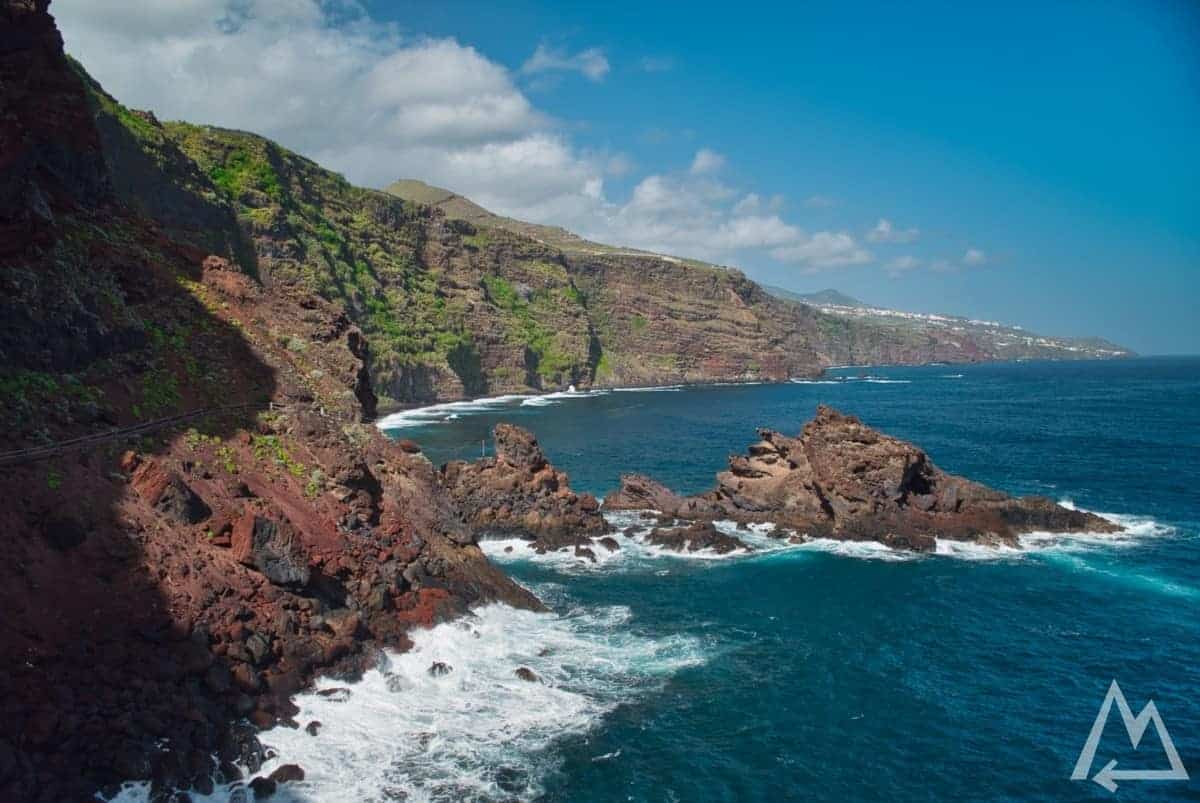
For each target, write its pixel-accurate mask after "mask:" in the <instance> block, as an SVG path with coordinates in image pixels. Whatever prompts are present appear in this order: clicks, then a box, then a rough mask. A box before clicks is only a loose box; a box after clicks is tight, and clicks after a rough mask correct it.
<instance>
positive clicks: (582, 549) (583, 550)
mask: <svg viewBox="0 0 1200 803" xmlns="http://www.w3.org/2000/svg"><path fill="white" fill-rule="evenodd" d="M575 557H577V558H586V559H588V560H590V561H591V562H592V563H595V562H596V553H595V552H593V551H592V550H591V548H590V547H586V546H579V545H576V546H575Z"/></svg>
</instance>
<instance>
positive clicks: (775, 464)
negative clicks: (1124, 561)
mask: <svg viewBox="0 0 1200 803" xmlns="http://www.w3.org/2000/svg"><path fill="white" fill-rule="evenodd" d="M759 437H760V438H761V440H759V441H758V442H757V443H755V444H753V445H751V446H750V448H749V450H748V451H747V454H745V455H735V456H733V457H731V458H730V459H729V470H728V471H724V472H721V473H720V474H718V475H717V487H716V488H715V489H713V490H712V491H709V492H707V493H704V494H700V495H698V496H692V497H682V496H679V495H678V494H675V493H673V492H672V491H670V490H669V489H667V488H666V487H664V486H663V485H661V484H660V483H657V482H655V481H654V480H651V479H649V478H647V477H643V476H639V475H626V476H624V477H622V478H621V488H620V490H619V491H618V492H617V493H614V494H611V495H610V496H608V497H606V498H605V500H604V509H605V510H641V509H651V510H658V511H662V512H663V513H664V514H666V515H669V516H676V517H679V518H685V519H694V520H714V519H732V520H734V521H739V522H770V523H775V524H777V525H780V526H782V527H786V528H789V529H792V530H795V531H796V532H797V533H801V534H804V535H807V536H811V537H826V538H837V539H844V540H854V541H863V540H870V541H880V542H882V543H884V544H887V545H888V546H891V547H895V548H899V549H910V550H915V551H919V552H929V551H932V550H933V549H934V548H935V546H936V538H947V539H953V540H959V541H974V542H978V543H982V544H989V545H999V544H1003V545H1007V546H1018V541H1017V536H1018V535H1020V534H1022V533H1028V532H1033V531H1049V532H1069V531H1088V532H1112V531H1115V530H1116V529H1118V528H1117V527H1116V526H1115V525H1114V524H1112V523H1111V522H1109V521H1107V520H1105V519H1102V518H1100V517H1099V516H1096V515H1094V514H1091V513H1085V512H1082V511H1077V510H1071V509H1068V508H1065V507H1062V506H1061V505H1057V504H1055V503H1054V502H1053V501H1051V500H1049V499H1046V498H1043V497H1020V498H1017V497H1012V496H1009V495H1008V494H1005V493H1003V492H1001V491H997V490H994V489H992V488H988V487H986V486H984V485H980V484H979V483H976V482H972V481H970V480H967V479H964V478H962V477H957V476H954V475H953V474H947V473H946V472H944V471H942V470H941V469H939V468H938V467H937V466H936V465H934V464H933V461H931V460H930V459H929V456H928V455H927V454H925V452H924V451H922V450H921V449H919V448H918V447H916V446H914V445H912V444H910V443H906V442H904V441H901V440H898V439H896V438H892V437H889V436H887V435H884V434H883V433H881V432H878V431H877V430H874V429H871V428H870V427H868V426H866V425H865V424H863V423H862V422H861V421H859V420H858V419H857V418H855V417H853V416H848V415H843V414H841V413H839V412H837V411H836V410H833V409H831V408H829V407H825V406H822V407H819V408H818V409H817V415H816V417H815V418H814V419H813V420H812V421H810V422H809V423H807V424H805V426H804V429H803V430H802V431H801V433H800V435H799V436H798V437H795V438H791V437H788V436H786V435H781V434H780V433H778V432H772V431H770V430H760V431H759Z"/></svg>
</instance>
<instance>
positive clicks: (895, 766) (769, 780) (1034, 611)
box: [397, 358, 1200, 801]
mask: <svg viewBox="0 0 1200 803" xmlns="http://www.w3.org/2000/svg"><path fill="white" fill-rule="evenodd" d="M864 373H865V374H867V375H868V376H869V377H871V378H864V377H862V376H861V375H862V374H864ZM831 374H832V375H834V376H841V377H847V378H848V380H847V381H835V382H832V383H829V384H824V383H812V384H787V385H762V386H737V387H732V386H730V387H706V388H688V389H679V390H676V391H659V392H612V393H607V394H598V395H587V396H581V397H572V396H566V397H558V398H551V399H537V400H532V401H531V400H522V399H512V400H509V401H508V402H504V403H501V404H500V405H499V406H492V407H488V406H486V405H484V406H459V407H455V408H448V409H446V410H442V411H434V412H432V413H430V414H429V415H428V417H427V418H426V419H425V420H426V421H427V423H424V424H419V425H416V426H407V427H406V428H404V429H402V430H399V431H397V434H402V435H403V436H404V437H411V438H415V439H416V440H418V441H419V442H421V443H422V445H423V446H424V447H425V449H426V452H427V454H429V455H430V456H431V457H432V458H433V459H434V460H435V462H440V461H444V460H446V459H449V458H452V457H467V458H470V457H476V456H478V455H479V453H480V442H481V440H485V439H486V438H487V437H488V431H489V430H490V428H491V426H492V425H493V424H494V423H495V422H496V421H500V420H505V421H512V422H514V423H518V424H521V425H522V426H525V427H528V428H529V429H531V430H533V431H534V432H535V433H536V434H537V435H538V437H539V439H540V440H541V442H542V444H543V446H544V447H545V449H546V451H547V453H548V454H549V456H550V458H551V460H552V461H553V462H554V463H555V464H556V465H558V466H559V467H560V468H562V469H564V470H566V471H567V472H569V474H570V476H571V479H572V483H573V485H574V487H576V488H577V489H583V490H589V491H593V492H595V493H597V494H603V493H605V492H607V491H610V490H612V489H613V488H614V487H615V486H616V485H617V482H618V476H619V474H620V473H621V472H623V471H628V470H637V471H639V472H642V473H646V474H649V475H651V476H654V477H656V478H657V479H660V480H662V481H664V482H665V483H667V484H668V485H670V486H672V487H675V488H677V489H680V490H683V491H689V492H695V491H699V490H702V489H705V488H707V487H709V486H710V485H711V483H712V476H713V474H714V473H715V472H716V471H718V470H720V469H721V468H722V467H723V466H724V464H725V460H726V457H727V456H728V454H730V453H733V452H740V451H742V450H743V449H744V447H745V446H746V445H747V444H748V443H750V442H751V440H752V439H753V438H754V436H755V433H754V430H755V428H756V427H758V426H768V427H772V428H776V429H780V430H782V431H785V432H789V433H794V432H796V431H797V430H798V429H799V428H800V426H801V425H802V423H803V422H804V421H805V420H807V419H808V418H809V417H810V416H811V414H812V412H813V410H814V408H815V406H816V405H817V404H818V403H827V404H830V405H833V406H834V407H836V408H838V409H840V410H842V411H844V412H848V413H853V414H856V415H858V416H860V417H861V418H863V419H864V420H865V421H866V422H867V423H868V424H871V425H873V426H876V427H878V428H880V429H883V430H885V431H887V432H889V433H891V434H894V435H897V436H900V437H903V438H905V439H909V440H912V441H914V442H916V443H918V444H920V445H921V446H923V447H924V448H925V449H926V450H927V451H928V452H929V453H930V454H931V456H932V457H933V459H934V461H935V462H937V463H938V464H939V465H940V466H941V467H943V468H945V469H947V470H949V471H953V472H956V473H961V474H964V475H967V476H970V477H972V478H975V479H978V480H980V481H982V482H985V483H988V484H990V485H993V486H996V487H998V488H1002V489H1004V490H1007V491H1010V492H1014V493H1040V494H1045V495H1049V496H1052V497H1054V498H1056V499H1063V500H1071V502H1073V503H1074V504H1075V505H1077V506H1079V507H1081V508H1086V509H1089V510H1095V511H1100V512H1104V513H1106V514H1113V515H1115V516H1117V517H1118V520H1119V521H1120V522H1121V523H1123V524H1126V525H1128V527H1129V530H1128V531H1127V532H1126V533H1125V534H1123V535H1121V536H1119V537H1115V538H1111V539H1097V538H1090V539H1089V538H1066V539H1053V540H1050V539H1046V540H1031V541H1030V542H1029V546H1030V548H1029V549H1028V550H1026V551H1024V552H1022V553H1019V554H1011V553H1006V554H1001V553H988V552H986V551H984V550H979V551H976V552H970V553H966V554H959V555H956V556H943V555H936V556H927V557H921V558H916V559H902V558H905V556H903V555H898V554H894V553H887V552H886V551H885V550H873V551H872V550H848V551H842V552H839V551H837V550H836V548H835V547H833V546H829V547H828V548H827V549H812V548H804V549H789V550H781V551H777V552H773V553H770V554H763V555H758V556H755V557H749V558H744V557H743V558H734V559H728V560H689V559H683V558H675V557H669V556H661V555H651V554H643V555H634V554H629V555H625V556H623V557H621V558H620V559H619V560H612V561H609V562H606V563H604V564H603V565H601V566H585V565H578V564H575V563H574V562H573V561H570V560H566V561H565V562H564V561H563V560H562V559H535V558H534V557H532V556H529V555H527V554H522V553H521V551H520V550H515V551H514V552H513V553H504V552H502V551H500V550H490V551H489V554H493V555H494V556H495V557H496V558H497V559H498V560H501V561H502V562H503V563H504V565H505V567H506V569H507V570H508V571H510V572H511V573H512V574H513V575H514V576H516V577H517V578H518V579H519V580H520V581H521V582H523V583H525V584H527V585H529V586H530V587H532V588H534V589H535V590H537V591H538V592H539V593H540V594H542V595H543V597H544V598H546V599H547V600H548V601H549V602H550V603H551V604H552V606H553V607H554V609H555V610H556V611H557V612H559V613H560V614H561V615H562V616H563V617H564V620H566V621H573V620H572V617H583V616H586V615H587V612H589V611H612V610H618V609H619V610H621V611H622V612H623V616H622V617H621V618H620V621H619V622H618V623H616V624H614V625H613V627H619V628H620V629H621V632H622V634H624V635H626V636H628V637H630V638H634V637H636V638H637V639H639V641H638V643H639V644H668V643H669V644H671V645H672V647H671V649H678V647H679V644H680V643H685V644H687V645H690V647H689V649H691V650H692V652H693V653H694V657H695V660H689V661H680V662H678V663H677V664H671V667H672V668H671V671H670V672H667V673H658V674H655V675H653V676H652V677H651V676H650V675H645V674H638V673H636V672H625V673H623V674H620V675H619V677H618V678H617V680H616V681H612V682H607V683H606V685H605V689H604V694H607V695H609V699H611V701H612V702H611V704H609V705H604V706H600V708H601V709H602V710H601V711H600V712H599V713H597V714H596V716H595V717H594V719H592V720H591V721H590V723H589V724H588V725H587V726H586V727H582V728H580V727H571V728H565V729H564V732H563V734H562V735H561V737H559V738H551V739H548V740H545V741H539V742H537V744H536V745H535V746H533V747H529V748H528V749H529V750H532V751H535V752H536V753H537V755H536V756H532V757H530V756H522V757H517V756H512V757H511V763H512V764H513V766H515V767H517V768H518V770H519V771H520V772H524V773H528V774H536V775H537V777H536V778H535V779H533V780H532V781H530V782H529V783H527V784H525V785H522V783H524V782H520V783H516V786H515V787H513V788H512V790H511V791H512V792H513V794H514V795H515V796H516V797H518V798H522V799H523V798H525V797H527V796H528V797H539V798H541V799H545V800H550V801H616V800H630V801H643V800H644V801H735V800H736V801H773V800H880V801H884V800H886V801H892V800H947V801H955V800H1000V799H1092V798H1095V799H1101V798H1108V797H1111V795H1110V793H1108V792H1106V791H1104V790H1103V789H1102V788H1101V787H1100V786H1098V785H1096V784H1094V783H1091V782H1090V781H1084V782H1078V781H1076V782H1072V781H1070V780H1069V776H1070V774H1071V771H1072V768H1073V766H1074V764H1075V761H1076V758H1077V756H1078V755H1079V752H1080V749H1081V748H1082V746H1083V743H1084V740H1085V739H1086V737H1087V734H1088V730H1089V728H1090V727H1091V725H1092V721H1093V719H1094V718H1095V716H1096V713H1097V710H1098V708H1099V706H1100V703H1101V700H1102V699H1103V696H1104V693H1105V691H1106V690H1107V688H1108V686H1109V684H1110V682H1111V681H1112V680H1113V679H1116V680H1118V681H1119V683H1120V684H1121V687H1122V689H1123V691H1124V692H1125V694H1126V696H1127V697H1128V699H1129V704H1130V705H1131V706H1132V707H1133V710H1134V713H1137V712H1138V711H1140V710H1141V708H1142V706H1143V705H1144V704H1145V702H1146V701H1147V700H1148V699H1151V698H1152V699H1153V700H1154V701H1155V703H1156V705H1157V707H1158V710H1159V711H1160V712H1161V714H1162V717H1163V720H1164V722H1165V724H1166V726H1167V729H1168V731H1169V733H1170V735H1171V736H1172V737H1173V739H1174V742H1175V745H1176V746H1177V748H1178V750H1179V753H1180V755H1181V757H1182V760H1183V762H1184V765H1185V767H1186V768H1187V769H1188V770H1189V771H1190V773H1191V775H1192V779H1191V780H1190V781H1187V782H1179V781H1171V782H1166V781H1161V782H1150V781H1134V780H1122V781H1120V789H1119V791H1118V793H1117V794H1118V795H1119V796H1120V797H1121V798H1124V799H1143V798H1145V799H1185V798H1190V799H1198V798H1200V779H1198V776H1200V358H1161V359H1138V360H1130V361H1126V362H1112V363H1053V364H1049V363H1025V364H1013V365H992V366H969V367H962V366H946V367H941V366H931V367H923V368H909V369H900V368H894V369H892V368H873V369H867V370H865V371H864V370H863V369H848V370H839V371H833V372H831ZM880 380H884V381H880ZM450 415H456V416H457V417H456V418H453V419H451V420H444V419H445V418H447V417H448V416H450ZM413 420H414V419H413V418H411V417H410V418H408V419H407V421H408V422H409V423H411V422H412V421H413ZM681 640H682V641H681ZM569 669H570V667H567V670H569ZM613 683H616V684H618V685H619V684H621V683H624V684H626V685H627V686H628V688H624V689H618V690H616V691H614V690H613V689H612V688H609V686H611V685H613ZM618 692H619V693H618ZM581 693H582V694H583V695H585V696H586V695H587V694H588V691H587V690H586V689H584V690H583V691H582V692H581ZM597 694H599V692H597ZM514 727H515V726H514ZM515 749H516V748H514V750H515ZM523 749H524V748H523ZM1110 759H1117V760H1118V764H1119V767H1118V768H1119V769H1134V768H1138V767H1145V768H1156V769H1157V768H1164V767H1165V766H1166V759H1165V757H1164V754H1163V751H1162V749H1161V746H1160V743H1159V741H1158V739H1157V738H1156V735H1155V732H1154V729H1153V728H1151V729H1150V730H1149V731H1148V732H1147V734H1146V736H1145V737H1144V738H1143V741H1142V743H1141V746H1140V749H1139V750H1136V751H1135V750H1133V749H1132V748H1131V746H1130V744H1129V742H1128V739H1127V738H1126V736H1125V734H1124V730H1123V729H1122V727H1121V725H1120V720H1119V719H1118V718H1116V716H1115V714H1114V717H1113V719H1112V720H1111V721H1110V722H1109V723H1108V727H1107V728H1106V729H1105V732H1104V737H1103V739H1102V741H1101V745H1100V749H1099V750H1098V751H1097V754H1096V762H1095V764H1094V766H1093V768H1092V774H1095V773H1096V772H1097V771H1099V769H1100V768H1101V767H1102V766H1103V765H1104V764H1105V763H1107V761H1108V760H1110ZM485 769H486V768H485ZM493 769H495V768H493ZM489 771H490V770H489ZM498 771H500V772H501V773H503V772H504V771H506V770H505V769H504V768H499V770H498ZM510 771H511V772H517V770H511V768H510ZM501 785H502V786H503V784H501ZM510 786H512V784H510Z"/></svg>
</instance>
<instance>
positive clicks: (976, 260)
mask: <svg viewBox="0 0 1200 803" xmlns="http://www.w3.org/2000/svg"><path fill="white" fill-rule="evenodd" d="M962 262H963V264H964V265H972V266H974V265H982V264H983V263H985V262H987V254H985V253H983V252H982V251H980V250H979V249H978V248H968V249H967V252H966V253H965V254H963V258H962Z"/></svg>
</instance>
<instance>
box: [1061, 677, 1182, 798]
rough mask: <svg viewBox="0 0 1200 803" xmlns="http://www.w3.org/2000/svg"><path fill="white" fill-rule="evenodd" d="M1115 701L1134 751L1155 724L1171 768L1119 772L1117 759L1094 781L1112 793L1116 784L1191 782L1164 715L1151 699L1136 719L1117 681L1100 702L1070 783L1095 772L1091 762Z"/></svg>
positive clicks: (1104, 768) (1093, 778)
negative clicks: (1164, 720)
mask: <svg viewBox="0 0 1200 803" xmlns="http://www.w3.org/2000/svg"><path fill="white" fill-rule="evenodd" d="M1114 702H1115V703H1116V704H1117V711H1119V712H1120V714H1121V722H1122V723H1123V724H1124V725H1125V732H1126V733H1127V734H1128V735H1129V743H1130V744H1132V745H1133V749H1134V750H1136V749H1137V748H1138V745H1139V744H1141V741H1142V736H1144V735H1145V733H1146V729H1147V728H1148V727H1150V723H1151V722H1153V723H1154V730H1155V731H1156V732H1157V733H1158V739H1159V741H1160V742H1162V746H1163V752H1165V753H1166V754H1167V761H1168V762H1169V763H1170V769H1165V770H1119V769H1116V766H1117V762H1116V759H1114V760H1112V761H1110V762H1108V763H1107V764H1105V765H1104V767H1103V768H1102V769H1101V770H1100V771H1099V772H1097V773H1096V774H1095V776H1093V777H1092V780H1093V781H1095V782H1096V783H1098V784H1100V785H1101V786H1103V787H1104V788H1105V789H1107V790H1108V791H1110V792H1115V791H1117V781H1186V780H1187V779H1188V774H1187V770H1186V769H1184V767H1183V762H1182V761H1181V760H1180V759H1179V751H1177V750H1176V749H1175V743H1174V742H1173V741H1171V734H1169V733H1167V726H1166V725H1165V724H1163V719H1162V716H1160V715H1159V713H1158V707H1157V706H1156V705H1155V704H1154V701H1153V700H1150V701H1149V702H1148V703H1146V707H1145V708H1143V709H1142V711H1141V713H1140V714H1138V715H1137V716H1136V717H1135V716H1134V715H1133V710H1132V709H1131V708H1130V707H1129V703H1128V702H1126V700H1125V695H1124V694H1122V693H1121V687H1120V686H1118V685H1117V681H1116V680H1114V681H1113V682H1112V685H1111V686H1109V687H1108V693H1107V694H1106V695H1104V702H1103V703H1101V705H1100V711H1099V713H1097V714H1096V721H1095V722H1093V723H1092V730H1091V733H1089V734H1088V738H1087V741H1086V742H1084V745H1083V750H1081V751H1080V752H1079V760H1078V761H1076V762H1075V769H1074V771H1073V772H1072V773H1071V780H1072V781H1083V780H1087V777H1088V773H1090V772H1091V771H1092V760H1093V759H1094V758H1095V757H1096V748H1097V747H1098V746H1099V744H1100V737H1101V736H1102V735H1103V733H1104V725H1105V724H1106V723H1107V722H1108V714H1109V712H1110V711H1112V707H1113V703H1114Z"/></svg>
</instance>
